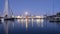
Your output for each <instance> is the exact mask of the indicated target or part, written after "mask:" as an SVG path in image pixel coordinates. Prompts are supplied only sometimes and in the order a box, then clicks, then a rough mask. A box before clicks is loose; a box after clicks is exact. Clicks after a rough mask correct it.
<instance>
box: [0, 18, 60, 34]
mask: <svg viewBox="0 0 60 34" xmlns="http://www.w3.org/2000/svg"><path fill="white" fill-rule="evenodd" d="M0 34H60V23H58V22H54V23H53V22H49V21H47V20H45V19H17V20H15V21H3V22H0Z"/></svg>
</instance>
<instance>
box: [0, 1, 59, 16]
mask: <svg viewBox="0 0 60 34" xmlns="http://www.w3.org/2000/svg"><path fill="white" fill-rule="evenodd" d="M4 3H5V0H0V15H1V14H3V11H4ZM9 9H11V10H12V11H13V13H14V15H23V14H24V13H25V12H28V13H29V14H31V15H45V14H46V15H52V14H56V13H57V12H60V0H9Z"/></svg>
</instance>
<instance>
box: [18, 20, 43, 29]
mask: <svg viewBox="0 0 60 34" xmlns="http://www.w3.org/2000/svg"><path fill="white" fill-rule="evenodd" d="M18 22H19V23H20V22H21V23H22V25H23V23H25V26H26V29H27V28H28V24H30V23H32V24H31V25H32V27H33V26H34V23H35V22H36V24H37V26H38V27H40V26H41V27H43V22H44V20H43V19H18ZM29 22H30V23H29Z"/></svg>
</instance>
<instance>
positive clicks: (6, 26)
mask: <svg viewBox="0 0 60 34" xmlns="http://www.w3.org/2000/svg"><path fill="white" fill-rule="evenodd" d="M3 25H4V31H5V34H8V21H4V23H3Z"/></svg>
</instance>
